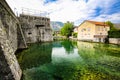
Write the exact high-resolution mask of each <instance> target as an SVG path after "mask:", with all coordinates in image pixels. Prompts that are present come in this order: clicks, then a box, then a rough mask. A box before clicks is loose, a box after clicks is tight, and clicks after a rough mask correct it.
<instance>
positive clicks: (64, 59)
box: [52, 40, 82, 64]
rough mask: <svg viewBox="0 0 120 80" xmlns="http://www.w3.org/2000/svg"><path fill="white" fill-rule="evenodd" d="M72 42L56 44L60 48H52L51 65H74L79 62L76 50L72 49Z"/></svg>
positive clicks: (79, 58)
mask: <svg viewBox="0 0 120 80" xmlns="http://www.w3.org/2000/svg"><path fill="white" fill-rule="evenodd" d="M73 43H74V42H72V41H69V40H66V41H62V42H58V43H57V44H59V45H62V46H61V47H53V49H52V63H54V64H56V63H62V64H63V63H65V64H67V63H72V62H73V63H74V62H80V61H81V60H82V58H81V57H80V55H79V54H78V49H77V48H76V47H74V45H75V44H73Z"/></svg>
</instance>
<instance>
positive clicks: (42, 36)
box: [19, 14, 53, 43]
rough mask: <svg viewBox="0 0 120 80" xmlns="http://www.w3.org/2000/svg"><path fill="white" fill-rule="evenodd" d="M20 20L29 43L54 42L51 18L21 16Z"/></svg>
mask: <svg viewBox="0 0 120 80" xmlns="http://www.w3.org/2000/svg"><path fill="white" fill-rule="evenodd" d="M19 20H20V23H21V26H22V30H23V33H24V35H25V39H26V42H27V43H35V42H41V41H42V42H43V41H52V40H53V38H52V29H51V28H50V19H49V18H47V17H40V16H39V17H38V16H32V15H25V14H21V15H20V17H19Z"/></svg>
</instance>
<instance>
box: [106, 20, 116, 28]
mask: <svg viewBox="0 0 120 80" xmlns="http://www.w3.org/2000/svg"><path fill="white" fill-rule="evenodd" d="M106 24H107V25H109V26H110V30H117V29H116V28H115V27H114V24H113V23H112V22H111V21H107V22H106Z"/></svg>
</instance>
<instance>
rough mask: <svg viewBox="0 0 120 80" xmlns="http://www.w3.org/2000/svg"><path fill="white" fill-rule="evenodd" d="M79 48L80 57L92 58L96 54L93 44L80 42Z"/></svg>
mask: <svg viewBox="0 0 120 80" xmlns="http://www.w3.org/2000/svg"><path fill="white" fill-rule="evenodd" d="M77 46H78V51H79V54H80V55H83V56H84V55H85V56H87V57H90V56H92V55H94V54H95V49H94V45H93V44H92V43H88V42H80V41H78V42H77Z"/></svg>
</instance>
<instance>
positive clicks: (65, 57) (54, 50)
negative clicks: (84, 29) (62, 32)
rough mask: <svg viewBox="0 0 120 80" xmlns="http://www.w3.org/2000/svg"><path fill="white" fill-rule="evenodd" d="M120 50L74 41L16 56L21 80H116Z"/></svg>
mask: <svg viewBox="0 0 120 80" xmlns="http://www.w3.org/2000/svg"><path fill="white" fill-rule="evenodd" d="M119 53H120V47H119V46H115V45H109V44H98V43H88V42H75V41H69V40H65V41H57V42H53V43H43V44H40V45H36V44H34V45H32V46H31V47H30V49H28V50H25V51H23V52H22V53H21V55H19V62H20V64H21V66H22V69H23V75H24V79H23V80H119V79H120V57H119V56H120V54H119Z"/></svg>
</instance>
